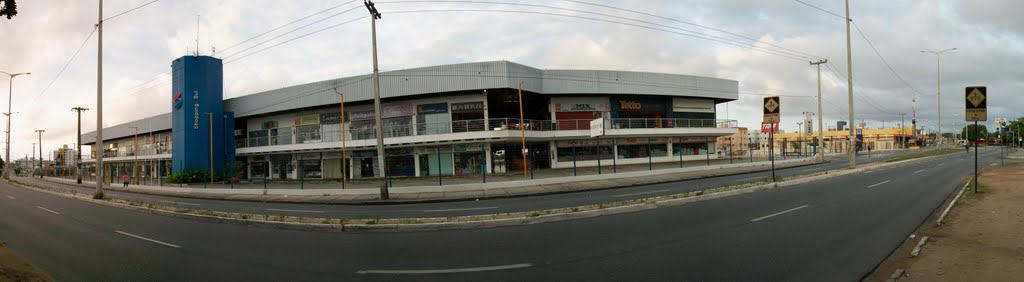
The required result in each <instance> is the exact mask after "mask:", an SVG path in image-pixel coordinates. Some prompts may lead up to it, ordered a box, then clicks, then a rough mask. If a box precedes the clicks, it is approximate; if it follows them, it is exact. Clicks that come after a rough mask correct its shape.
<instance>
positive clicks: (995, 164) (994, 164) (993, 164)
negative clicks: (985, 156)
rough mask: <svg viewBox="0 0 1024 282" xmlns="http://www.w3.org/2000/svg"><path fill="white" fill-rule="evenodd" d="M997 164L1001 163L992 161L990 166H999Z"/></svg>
mask: <svg viewBox="0 0 1024 282" xmlns="http://www.w3.org/2000/svg"><path fill="white" fill-rule="evenodd" d="M997 165H999V163H992V164H990V166H997Z"/></svg>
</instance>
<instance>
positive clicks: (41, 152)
mask: <svg viewBox="0 0 1024 282" xmlns="http://www.w3.org/2000/svg"><path fill="white" fill-rule="evenodd" d="M43 132H46V130H42V129H36V133H38V134H39V179H43Z"/></svg>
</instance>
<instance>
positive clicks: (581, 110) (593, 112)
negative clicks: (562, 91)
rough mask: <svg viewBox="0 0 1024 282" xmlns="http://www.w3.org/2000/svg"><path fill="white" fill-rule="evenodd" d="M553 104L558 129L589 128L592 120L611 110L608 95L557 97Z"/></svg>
mask: <svg viewBox="0 0 1024 282" xmlns="http://www.w3.org/2000/svg"><path fill="white" fill-rule="evenodd" d="M551 104H552V105H553V106H554V109H555V120H556V121H557V126H558V130H588V129H590V121H591V120H594V119H598V118H601V116H602V113H604V112H608V111H610V110H611V109H610V106H609V105H608V98H606V97H555V98H551Z"/></svg>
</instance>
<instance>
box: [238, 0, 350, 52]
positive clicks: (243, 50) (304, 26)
mask: <svg viewBox="0 0 1024 282" xmlns="http://www.w3.org/2000/svg"><path fill="white" fill-rule="evenodd" d="M360 7H361V6H356V7H352V8H350V9H348V10H344V11H341V12H340V13H337V14H333V15H330V16H327V17H325V18H322V19H319V20H316V21H313V22H311V23H308V24H306V25H303V26H300V27H297V28H295V29H292V30H289V31H287V32H285V33H282V34H279V35H277V36H274V37H271V38H270V39H267V40H264V41H262V42H260V43H257V44H254V45H252V46H249V47H247V48H245V49H242V51H238V52H235V53H233V54H231V55H227V56H224V57H223V58H222V59H225V60H226V59H228V58H231V57H233V56H235V55H238V54H241V53H242V52H245V51H248V50H250V49H252V48H256V47H257V46H260V45H263V44H265V43H267V42H270V41H271V40H274V39H278V38H281V37H282V36H285V35H288V34H289V33H292V32H295V31H298V30H300V29H303V28H306V27H308V26H311V25H314V24H317V23H319V22H322V21H325V20H328V19H330V18H333V17H337V16H340V15H342V14H345V13H348V12H351V11H353V10H355V9H358V8H360ZM360 19H361V18H360ZM349 22H351V21H349ZM349 22H345V23H349ZM342 24H344V23H342ZM339 25H341V24H338V25H334V26H331V27H335V26H339ZM323 30H324V29H321V30H318V31H316V32H320V31H323ZM316 32H312V33H309V34H313V33H316ZM309 34H307V35H309ZM303 36H305V35H303ZM303 36H299V37H303ZM292 40H295V39H292ZM289 41H291V40H289ZM236 45H237V44H236ZM278 45H280V44H278ZM274 46H277V45H274ZM232 47H234V46H232ZM264 50H265V49H264ZM257 53H258V52H257ZM251 54H252V53H250V55H251ZM245 56H248V55H245ZM243 57H244V56H243Z"/></svg>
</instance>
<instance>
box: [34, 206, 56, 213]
mask: <svg viewBox="0 0 1024 282" xmlns="http://www.w3.org/2000/svg"><path fill="white" fill-rule="evenodd" d="M36 207H37V208H39V209H41V210H44V211H48V212H50V213H53V214H60V213H59V212H55V211H53V210H51V209H48V208H44V207H40V206H36Z"/></svg>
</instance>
